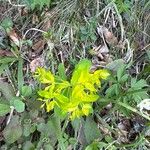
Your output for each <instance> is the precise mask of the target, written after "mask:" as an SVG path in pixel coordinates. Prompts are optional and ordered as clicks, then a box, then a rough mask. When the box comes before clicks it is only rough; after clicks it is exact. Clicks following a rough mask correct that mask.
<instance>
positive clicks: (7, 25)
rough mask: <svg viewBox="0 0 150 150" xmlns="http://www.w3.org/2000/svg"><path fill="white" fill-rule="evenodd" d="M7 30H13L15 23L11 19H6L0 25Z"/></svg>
mask: <svg viewBox="0 0 150 150" xmlns="http://www.w3.org/2000/svg"><path fill="white" fill-rule="evenodd" d="M0 25H1V26H2V27H3V28H4V29H5V30H8V29H11V28H12V26H13V22H12V20H11V18H5V19H4V20H3V21H2V22H1V24H0Z"/></svg>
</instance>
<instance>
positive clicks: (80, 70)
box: [71, 59, 91, 85]
mask: <svg viewBox="0 0 150 150" xmlns="http://www.w3.org/2000/svg"><path fill="white" fill-rule="evenodd" d="M90 67H91V62H90V61H89V60H87V59H84V60H81V61H80V62H79V63H78V65H76V67H75V70H74V72H73V74H72V78H71V84H72V85H75V84H77V82H78V80H79V78H86V75H87V73H89V71H90Z"/></svg>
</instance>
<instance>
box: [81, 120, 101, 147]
mask: <svg viewBox="0 0 150 150" xmlns="http://www.w3.org/2000/svg"><path fill="white" fill-rule="evenodd" d="M84 133H85V137H86V140H87V142H88V143H89V144H90V143H92V142H93V141H94V140H95V139H97V138H99V137H100V136H101V133H100V130H99V129H98V128H97V124H96V123H95V122H94V120H93V119H92V118H91V117H88V118H86V121H85V125H84Z"/></svg>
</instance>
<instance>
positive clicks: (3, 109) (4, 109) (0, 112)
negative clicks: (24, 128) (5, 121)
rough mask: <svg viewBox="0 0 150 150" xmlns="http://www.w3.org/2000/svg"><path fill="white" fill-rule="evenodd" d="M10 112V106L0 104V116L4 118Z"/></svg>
mask: <svg viewBox="0 0 150 150" xmlns="http://www.w3.org/2000/svg"><path fill="white" fill-rule="evenodd" d="M9 112H10V106H9V105H6V104H0V116H4V115H6V114H7V113H9Z"/></svg>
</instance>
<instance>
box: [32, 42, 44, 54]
mask: <svg viewBox="0 0 150 150" xmlns="http://www.w3.org/2000/svg"><path fill="white" fill-rule="evenodd" d="M45 44H46V41H45V40H43V39H42V40H39V41H37V42H36V43H35V44H34V45H33V46H32V49H33V50H34V52H35V53H40V52H41V51H42V50H43V49H44V46H45Z"/></svg>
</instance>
